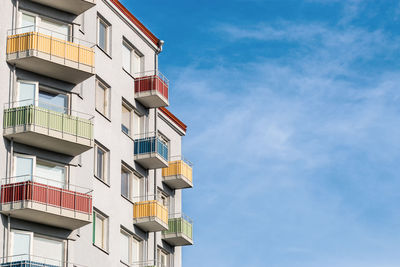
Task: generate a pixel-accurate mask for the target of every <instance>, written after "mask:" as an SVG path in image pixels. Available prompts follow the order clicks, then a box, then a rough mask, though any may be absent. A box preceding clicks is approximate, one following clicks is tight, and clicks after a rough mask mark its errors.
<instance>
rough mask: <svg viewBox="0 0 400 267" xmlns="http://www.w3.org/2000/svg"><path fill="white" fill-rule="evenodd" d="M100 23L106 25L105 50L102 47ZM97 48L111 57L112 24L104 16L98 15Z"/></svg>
mask: <svg viewBox="0 0 400 267" xmlns="http://www.w3.org/2000/svg"><path fill="white" fill-rule="evenodd" d="M100 23H101V24H104V25H105V26H106V27H105V30H106V32H105V39H106V40H105V46H106V47H105V48H103V47H101V46H100V43H99V42H100ZM96 36H97V42H96V44H97V46H98V47H99V48H100V50H102V51H103V52H104V53H106V54H108V55H111V24H110V23H109V22H108V21H107V20H106V19H105V18H103V16H101V15H100V14H98V15H97V35H96Z"/></svg>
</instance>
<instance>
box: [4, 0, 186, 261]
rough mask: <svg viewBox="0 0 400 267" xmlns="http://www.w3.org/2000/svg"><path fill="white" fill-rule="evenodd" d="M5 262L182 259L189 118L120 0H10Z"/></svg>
mask: <svg viewBox="0 0 400 267" xmlns="http://www.w3.org/2000/svg"><path fill="white" fill-rule="evenodd" d="M0 8H1V11H2V16H1V18H0V80H1V81H2V87H1V88H0V100H1V103H2V104H3V116H1V117H0V120H1V123H2V125H3V142H2V143H1V144H0V172H1V190H0V213H1V225H0V250H1V256H2V257H1V260H0V266H14V267H25V266H35V267H39V266H40V267H42V266H43V267H44V266H46V267H53V266H68V267H70V266H71V267H72V266H95V267H97V266H136V267H147V266H162V267H180V266H181V265H182V247H183V246H187V245H192V244H193V237H192V235H193V233H192V227H193V223H192V221H191V220H190V219H189V218H188V217H186V215H184V214H183V208H182V190H186V189H187V188H191V187H192V186H193V184H192V165H191V163H190V162H189V161H187V160H186V159H184V157H183V156H182V152H181V151H182V148H181V140H182V137H183V136H185V134H186V125H185V124H184V123H182V122H181V121H180V120H179V119H178V118H177V117H175V116H174V115H173V114H172V113H171V112H169V111H168V110H167V109H166V107H167V106H168V105H169V95H168V93H169V90H170V89H173V88H170V87H169V81H168V80H167V79H166V78H165V77H164V76H163V75H162V74H161V73H160V72H159V66H158V55H159V54H160V53H161V51H162V45H163V41H161V40H159V39H158V38H157V37H156V36H154V35H153V34H152V33H151V32H150V31H149V30H148V29H147V28H146V27H145V26H144V25H143V24H142V23H141V22H140V21H139V20H137V18H135V17H134V16H133V15H132V14H131V12H130V11H128V10H127V9H126V8H125V7H124V6H123V5H122V4H121V3H120V2H118V0H2V1H0Z"/></svg>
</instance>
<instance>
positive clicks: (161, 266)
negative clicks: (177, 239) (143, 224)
mask: <svg viewBox="0 0 400 267" xmlns="http://www.w3.org/2000/svg"><path fill="white" fill-rule="evenodd" d="M161 255H164V256H165V257H166V264H165V265H162V263H161ZM170 261H171V254H170V253H168V251H166V250H164V249H162V248H160V247H158V248H157V267H170V265H171V263H170Z"/></svg>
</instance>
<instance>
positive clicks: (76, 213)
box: [0, 175, 92, 229]
mask: <svg viewBox="0 0 400 267" xmlns="http://www.w3.org/2000/svg"><path fill="white" fill-rule="evenodd" d="M0 203H1V212H2V213H4V214H10V215H11V217H13V216H15V217H18V218H23V219H25V220H32V221H36V222H39V223H44V224H50V225H53V226H57V227H63V228H66V229H77V228H79V227H81V226H83V225H86V224H89V223H90V222H91V216H92V190H89V189H87V188H84V187H80V186H75V185H71V184H63V183H60V182H58V181H55V180H50V179H47V178H42V177H38V176H34V175H22V176H17V177H11V178H6V179H3V180H2V183H1V190H0ZM27 209H29V210H30V211H31V212H25V210H27ZM61 218H62V219H61Z"/></svg>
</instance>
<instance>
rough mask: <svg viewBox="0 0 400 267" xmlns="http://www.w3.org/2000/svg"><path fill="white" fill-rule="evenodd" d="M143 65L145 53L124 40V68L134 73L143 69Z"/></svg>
mask: <svg viewBox="0 0 400 267" xmlns="http://www.w3.org/2000/svg"><path fill="white" fill-rule="evenodd" d="M142 65H143V55H142V54H141V53H140V52H139V51H137V50H136V49H134V48H133V46H132V45H130V44H129V43H128V41H125V40H124V41H123V42H122V68H123V69H124V70H125V71H127V72H128V73H129V74H132V75H133V74H137V73H139V72H142V71H143V70H142Z"/></svg>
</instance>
